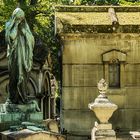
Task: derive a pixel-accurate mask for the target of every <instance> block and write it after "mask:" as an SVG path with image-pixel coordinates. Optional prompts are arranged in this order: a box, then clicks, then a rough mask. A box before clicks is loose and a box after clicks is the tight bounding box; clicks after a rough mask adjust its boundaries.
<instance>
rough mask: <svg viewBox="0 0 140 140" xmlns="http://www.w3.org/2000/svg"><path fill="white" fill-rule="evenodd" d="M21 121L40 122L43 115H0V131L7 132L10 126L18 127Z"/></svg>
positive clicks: (38, 113)
mask: <svg viewBox="0 0 140 140" xmlns="http://www.w3.org/2000/svg"><path fill="white" fill-rule="evenodd" d="M22 121H30V122H42V121H43V113H42V112H36V113H28V114H25V113H0V131H4V130H7V129H9V127H10V126H12V125H19V124H20V123H21V122H22Z"/></svg>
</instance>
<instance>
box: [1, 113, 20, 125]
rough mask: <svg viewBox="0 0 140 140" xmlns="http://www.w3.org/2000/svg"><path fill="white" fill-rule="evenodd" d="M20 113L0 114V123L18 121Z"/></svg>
mask: <svg viewBox="0 0 140 140" xmlns="http://www.w3.org/2000/svg"><path fill="white" fill-rule="evenodd" d="M21 117H22V113H0V123H4V122H13V121H20V118H21Z"/></svg>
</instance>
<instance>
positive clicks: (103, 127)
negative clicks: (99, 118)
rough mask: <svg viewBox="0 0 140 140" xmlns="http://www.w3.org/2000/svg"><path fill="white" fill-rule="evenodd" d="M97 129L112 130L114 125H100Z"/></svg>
mask: <svg viewBox="0 0 140 140" xmlns="http://www.w3.org/2000/svg"><path fill="white" fill-rule="evenodd" d="M97 129H98V130H102V129H103V130H108V129H109V130H110V129H112V124H111V123H107V124H98V126H97Z"/></svg>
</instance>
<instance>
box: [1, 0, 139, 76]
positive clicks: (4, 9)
mask: <svg viewBox="0 0 140 140" xmlns="http://www.w3.org/2000/svg"><path fill="white" fill-rule="evenodd" d="M117 3H118V0H0V7H1V8H0V31H2V30H3V29H4V26H5V23H6V21H7V20H9V18H10V16H11V14H12V12H13V10H14V9H15V8H16V7H17V6H18V5H20V7H21V8H22V9H23V10H24V11H25V15H26V19H27V22H28V24H29V26H30V28H31V30H32V32H33V34H34V36H35V40H36V47H35V52H36V53H35V59H36V60H37V61H38V62H39V63H41V64H42V65H43V63H44V62H45V60H46V58H48V56H50V57H49V58H51V59H52V60H51V59H48V61H49V65H50V67H51V69H52V71H53V73H54V74H55V75H56V76H57V79H58V76H59V63H58V62H59V60H58V51H59V49H60V45H59V41H57V40H56V38H55V35H54V7H53V5H54V4H67V5H96V4H97V5H102V4H117ZM119 4H120V5H140V2H139V1H138V0H119Z"/></svg>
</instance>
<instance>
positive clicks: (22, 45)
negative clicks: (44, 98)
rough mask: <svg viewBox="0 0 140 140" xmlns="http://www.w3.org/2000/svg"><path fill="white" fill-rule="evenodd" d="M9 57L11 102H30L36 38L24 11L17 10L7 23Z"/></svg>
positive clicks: (6, 35)
mask: <svg viewBox="0 0 140 140" xmlns="http://www.w3.org/2000/svg"><path fill="white" fill-rule="evenodd" d="M5 30H6V34H5V37H6V42H7V44H8V48H7V57H8V67H9V73H10V74H9V78H10V81H9V100H10V101H11V102H12V103H26V102H28V98H27V97H28V96H27V95H28V88H27V83H28V79H29V72H30V71H31V69H32V63H33V48H34V37H33V35H32V33H31V31H30V28H29V26H28V24H27V22H26V19H25V14H24V12H23V10H22V9H20V8H16V9H15V10H14V12H13V14H12V17H11V19H10V20H9V21H8V22H7V23H6V29H5Z"/></svg>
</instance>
